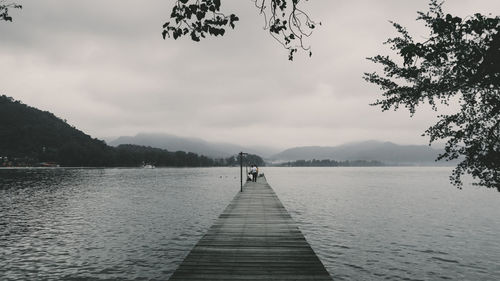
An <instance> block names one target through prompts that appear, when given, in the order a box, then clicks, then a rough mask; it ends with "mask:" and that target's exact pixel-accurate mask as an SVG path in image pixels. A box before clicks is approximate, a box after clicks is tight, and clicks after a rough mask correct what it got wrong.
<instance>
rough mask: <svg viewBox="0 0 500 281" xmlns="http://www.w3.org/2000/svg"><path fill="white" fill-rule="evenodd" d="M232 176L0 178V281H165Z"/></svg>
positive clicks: (186, 172) (117, 172)
mask: <svg viewBox="0 0 500 281" xmlns="http://www.w3.org/2000/svg"><path fill="white" fill-rule="evenodd" d="M235 174H236V170H235V169H153V170H151V169H2V170H0V186H1V188H0V192H1V195H2V196H1V199H0V214H1V216H0V226H1V228H0V229H1V230H0V277H1V278H0V279H1V280H20V279H24V280H37V279H48V278H54V279H66V280H71V279H79V280H81V279H99V280H106V279H108V280H113V279H117V280H124V279H128V280H135V279H141V280H144V279H149V280H151V279H157V280H165V279H166V278H168V276H169V275H170V274H171V273H172V272H173V270H175V268H176V266H177V265H178V264H179V263H180V261H182V259H183V258H184V256H185V255H186V254H187V252H188V251H189V250H190V249H191V247H192V246H193V245H194V244H195V243H196V242H197V241H198V239H199V238H200V237H201V235H203V233H204V232H205V231H206V229H208V227H209V226H210V225H211V224H212V222H213V220H214V219H215V218H217V216H218V215H219V213H220V212H221V211H222V210H223V209H224V208H225V206H226V205H227V203H228V202H229V201H230V200H231V198H232V197H233V196H234V194H235V193H236V192H237V189H236V188H235V187H237V184H238V180H237V179H236V178H234V175H235Z"/></svg>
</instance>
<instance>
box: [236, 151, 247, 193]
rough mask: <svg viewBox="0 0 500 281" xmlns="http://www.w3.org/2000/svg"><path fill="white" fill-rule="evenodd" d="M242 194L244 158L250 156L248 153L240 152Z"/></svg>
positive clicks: (241, 187) (241, 189) (241, 190)
mask: <svg viewBox="0 0 500 281" xmlns="http://www.w3.org/2000/svg"><path fill="white" fill-rule="evenodd" d="M238 155H239V156H240V192H243V156H246V155H248V153H245V152H240V153H238Z"/></svg>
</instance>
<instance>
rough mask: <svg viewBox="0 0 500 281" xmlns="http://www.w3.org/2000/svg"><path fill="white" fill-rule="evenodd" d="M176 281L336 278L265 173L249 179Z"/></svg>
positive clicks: (187, 261) (172, 278)
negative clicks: (262, 175) (277, 194)
mask: <svg viewBox="0 0 500 281" xmlns="http://www.w3.org/2000/svg"><path fill="white" fill-rule="evenodd" d="M170 280H332V279H331V277H330V275H329V274H328V272H327V271H326V269H325V267H324V266H323V264H322V263H321V261H320V260H319V258H318V257H317V256H316V254H315V253H314V251H313V250H312V249H311V246H310V245H309V244H308V243H307V241H306V240H305V238H304V236H303V235H302V233H301V232H300V230H299V228H298V227H297V225H296V223H295V222H294V221H293V219H292V217H291V216H290V214H289V213H288V212H287V210H286V209H285V208H284V207H283V204H281V202H280V200H279V199H278V197H277V196H276V194H275V193H274V191H273V190H272V189H271V187H270V186H269V184H268V183H267V181H266V179H265V178H264V177H261V178H259V180H258V181H257V182H256V183H252V182H249V183H247V184H245V186H244V188H243V192H241V193H238V194H237V195H236V196H235V197H234V199H233V200H232V201H231V203H230V204H229V206H227V208H226V209H225V210H224V212H223V213H222V214H221V215H220V216H219V218H218V219H217V221H216V222H215V223H214V225H212V227H210V229H209V230H208V232H207V233H206V234H205V235H204V236H203V237H202V238H201V240H200V241H199V242H198V244H196V245H195V247H194V248H193V249H192V250H191V252H190V253H189V254H188V256H187V257H186V259H185V260H184V261H183V262H182V263H181V265H180V266H179V268H178V269H177V270H176V271H175V272H174V274H173V275H172V276H171V278H170Z"/></svg>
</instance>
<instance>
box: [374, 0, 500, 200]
mask: <svg viewBox="0 0 500 281" xmlns="http://www.w3.org/2000/svg"><path fill="white" fill-rule="evenodd" d="M417 20H421V21H423V22H424V24H425V26H426V27H427V28H429V29H430V36H429V38H428V39H427V40H425V41H424V42H415V41H414V40H413V38H412V37H411V36H410V35H409V33H408V31H407V30H406V29H405V28H404V27H402V26H401V25H399V24H397V23H394V22H393V23H392V24H393V26H394V27H395V29H396V31H397V32H398V33H399V37H395V38H391V39H389V40H387V41H386V42H385V43H384V44H388V45H390V48H391V49H392V50H394V51H396V52H397V54H398V55H399V57H400V60H401V61H402V63H398V62H396V61H394V60H393V59H391V58H390V57H389V56H381V55H378V56H375V57H372V58H368V59H369V60H371V61H372V62H374V63H377V64H380V65H382V67H383V71H384V73H383V74H382V75H381V74H378V73H376V72H373V73H365V75H364V79H365V80H366V81H368V82H370V83H374V84H377V85H378V86H379V87H380V89H381V90H382V91H383V94H382V96H383V99H377V101H376V102H375V103H373V104H372V105H375V106H380V107H381V108H382V111H386V110H389V109H391V108H392V109H394V110H397V109H398V108H399V107H400V106H404V107H405V108H407V109H408V110H409V111H410V113H411V115H413V114H414V113H415V112H416V108H417V106H419V105H420V104H423V103H428V104H430V105H431V106H432V108H433V109H434V110H438V108H437V106H438V105H439V104H443V105H445V106H447V105H449V104H450V102H451V100H452V99H453V100H454V101H458V106H459V110H458V112H456V113H455V114H450V115H440V116H438V117H439V118H440V120H439V121H438V122H437V123H436V124H435V125H433V126H431V127H430V128H429V129H427V130H426V131H425V133H424V135H428V136H429V138H430V143H432V142H434V141H436V140H445V141H446V147H445V152H444V153H443V154H441V155H439V157H438V160H442V159H444V160H453V159H462V158H463V160H462V162H460V163H459V164H458V165H457V167H456V168H455V170H454V171H453V173H452V175H451V176H450V180H451V181H452V183H453V184H454V185H456V186H457V187H458V188H461V186H462V181H461V176H462V175H463V174H465V173H469V174H471V175H472V176H473V177H474V178H476V179H479V183H478V184H479V185H483V186H486V187H492V188H497V189H498V190H499V191H500V140H499V136H500V125H499V124H500V64H499V63H498V58H499V57H500V33H499V30H500V17H498V16H496V17H486V16H483V15H481V14H474V15H472V16H469V17H467V18H465V19H462V18H460V17H457V16H453V15H450V14H444V13H443V11H442V2H438V1H437V0H431V1H430V5H429V11H428V12H426V13H424V12H418V18H417Z"/></svg>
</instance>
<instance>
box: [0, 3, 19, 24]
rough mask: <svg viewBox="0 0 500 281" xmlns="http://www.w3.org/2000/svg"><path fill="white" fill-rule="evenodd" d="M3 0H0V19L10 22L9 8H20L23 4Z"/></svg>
mask: <svg viewBox="0 0 500 281" xmlns="http://www.w3.org/2000/svg"><path fill="white" fill-rule="evenodd" d="M4 2H5V1H0V21H2V20H3V21H10V22H12V17H11V16H9V9H11V8H12V9H22V8H23V6H21V5H18V4H15V3H10V4H3V3H4Z"/></svg>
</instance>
